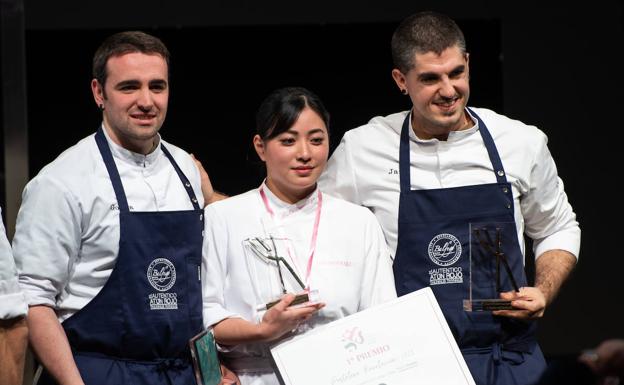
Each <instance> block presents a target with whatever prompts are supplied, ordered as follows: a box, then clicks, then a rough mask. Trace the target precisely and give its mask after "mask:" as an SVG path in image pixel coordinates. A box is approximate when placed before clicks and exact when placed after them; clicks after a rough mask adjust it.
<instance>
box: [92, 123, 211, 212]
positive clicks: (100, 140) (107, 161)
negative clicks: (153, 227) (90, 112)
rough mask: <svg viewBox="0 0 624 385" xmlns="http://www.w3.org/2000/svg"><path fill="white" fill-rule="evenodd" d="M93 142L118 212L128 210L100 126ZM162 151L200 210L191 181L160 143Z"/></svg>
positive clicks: (119, 180) (124, 194)
mask: <svg viewBox="0 0 624 385" xmlns="http://www.w3.org/2000/svg"><path fill="white" fill-rule="evenodd" d="M95 142H96V143H97V146H98V149H99V150H100V154H101V155H102V159H103V160H104V165H106V169H107V170H108V175H109V177H110V180H111V183H112V184H113V190H115V196H116V197H117V204H118V205H119V211H120V212H128V211H129V208H128V199H127V198H126V193H125V192H124V188H123V184H122V183H121V178H120V177H119V171H117V166H116V165H115V161H114V160H113V154H112V152H111V150H110V147H109V146H108V142H107V141H106V137H105V136H104V131H103V130H102V126H100V128H99V129H98V130H97V132H96V133H95ZM160 148H161V149H162V152H163V153H164V154H165V156H166V157H167V159H169V161H170V162H171V165H172V166H173V168H174V169H175V171H176V173H177V174H178V177H179V178H180V180H181V181H182V184H183V185H184V189H185V190H186V193H187V194H188V196H189V198H190V200H191V203H192V204H193V208H194V209H195V210H200V207H199V203H198V202H197V197H196V196H195V192H194V191H193V187H192V186H191V182H189V180H188V178H187V177H186V175H184V173H183V172H182V170H181V169H180V166H178V164H177V163H176V161H175V160H174V159H173V156H171V153H170V152H169V150H167V148H166V147H165V146H163V145H162V144H161V145H160Z"/></svg>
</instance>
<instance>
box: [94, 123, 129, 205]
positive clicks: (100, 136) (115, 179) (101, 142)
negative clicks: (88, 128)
mask: <svg viewBox="0 0 624 385" xmlns="http://www.w3.org/2000/svg"><path fill="white" fill-rule="evenodd" d="M95 142H96V143H97V146H98V148H99V149H100V155H102V159H104V164H105V165H106V169H107V170H108V176H109V177H110V180H111V183H112V184H113V189H114V190H115V196H116V197H117V205H119V211H120V212H128V211H130V210H129V209H128V200H127V199H126V193H125V192H124V188H123V185H122V184H121V178H120V177H119V171H117V166H115V161H114V160H113V154H112V153H111V150H110V147H108V142H107V141H106V137H104V131H103V130H102V126H100V128H99V129H98V130H97V132H96V133H95Z"/></svg>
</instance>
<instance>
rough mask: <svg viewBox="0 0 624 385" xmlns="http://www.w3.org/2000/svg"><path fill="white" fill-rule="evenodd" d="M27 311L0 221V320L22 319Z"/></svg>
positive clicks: (0, 216)
mask: <svg viewBox="0 0 624 385" xmlns="http://www.w3.org/2000/svg"><path fill="white" fill-rule="evenodd" d="M0 218H2V209H0ZM27 311H28V307H27V306H26V299H25V298H24V294H23V293H22V291H21V290H20V288H19V284H18V283H17V270H15V262H14V261H13V254H12V253H11V245H10V244H9V240H8V239H7V237H6V230H5V229H4V223H2V220H1V219H0V320H3V319H11V318H17V317H23V316H25V315H26V312H27Z"/></svg>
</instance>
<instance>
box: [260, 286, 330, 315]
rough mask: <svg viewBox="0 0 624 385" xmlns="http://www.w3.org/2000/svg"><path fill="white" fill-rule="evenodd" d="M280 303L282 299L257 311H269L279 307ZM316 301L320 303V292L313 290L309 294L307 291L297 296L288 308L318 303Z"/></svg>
mask: <svg viewBox="0 0 624 385" xmlns="http://www.w3.org/2000/svg"><path fill="white" fill-rule="evenodd" d="M280 301H281V298H280V299H276V300H275V301H271V302H269V303H267V304H266V305H262V306H260V307H259V308H258V309H257V310H259V311H261V310H269V309H270V308H272V307H273V306H275V305H277V304H278V303H279V302H280ZM316 301H318V290H312V291H309V292H308V291H305V292H303V293H299V294H296V295H295V299H293V301H292V302H291V303H290V305H288V307H293V306H298V305H301V306H306V304H308V303H309V302H316Z"/></svg>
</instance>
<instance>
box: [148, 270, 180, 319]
mask: <svg viewBox="0 0 624 385" xmlns="http://www.w3.org/2000/svg"><path fill="white" fill-rule="evenodd" d="M147 280H148V281H149V283H150V285H152V287H153V288H154V289H156V290H158V291H159V292H158V293H151V294H150V295H149V303H150V309H151V310H167V309H177V308H178V296H177V294H176V293H165V292H166V291H168V290H169V289H171V288H172V287H173V285H174V284H175V281H176V270H175V266H174V265H173V263H171V261H170V260H168V259H167V258H156V259H154V260H153V261H152V263H150V265H149V267H148V268H147Z"/></svg>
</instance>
